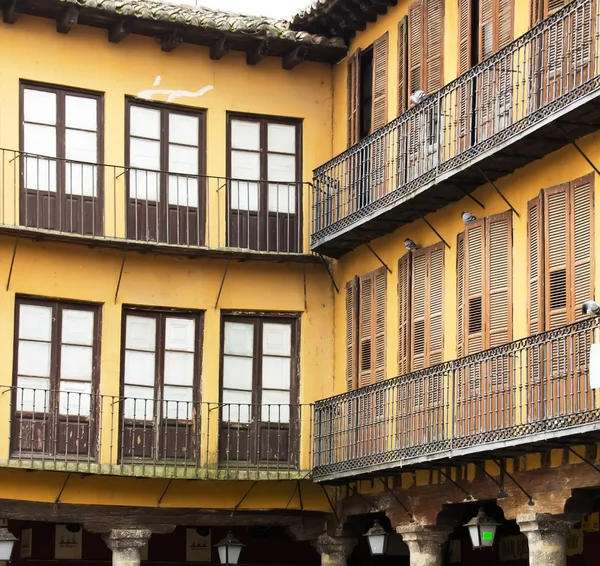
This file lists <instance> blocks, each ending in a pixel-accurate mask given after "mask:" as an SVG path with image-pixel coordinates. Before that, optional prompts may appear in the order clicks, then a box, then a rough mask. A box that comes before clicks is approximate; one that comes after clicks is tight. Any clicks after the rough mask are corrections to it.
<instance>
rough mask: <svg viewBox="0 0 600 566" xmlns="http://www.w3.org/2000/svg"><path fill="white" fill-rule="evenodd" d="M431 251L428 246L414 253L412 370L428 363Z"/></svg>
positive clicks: (411, 333)
mask: <svg viewBox="0 0 600 566" xmlns="http://www.w3.org/2000/svg"><path fill="white" fill-rule="evenodd" d="M428 259H429V251H428V249H427V248H425V249H421V250H416V251H415V252H414V255H413V273H412V307H411V313H412V328H411V332H410V335H411V338H412V340H411V354H412V368H411V369H412V370H419V369H422V368H424V367H425V365H426V355H425V348H426V341H427V328H426V327H427V322H428V316H427V314H428V312H427V311H428V308H427V299H428V297H427V291H428V281H427V260H428Z"/></svg>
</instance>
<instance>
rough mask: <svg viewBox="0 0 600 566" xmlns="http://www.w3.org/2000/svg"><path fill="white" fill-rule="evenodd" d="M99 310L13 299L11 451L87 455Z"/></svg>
mask: <svg viewBox="0 0 600 566" xmlns="http://www.w3.org/2000/svg"><path fill="white" fill-rule="evenodd" d="M99 316H100V315H99V309H98V307H96V306H91V305H83V304H77V303H74V304H70V303H63V302H58V301H45V300H36V299H25V298H22V299H17V303H16V325H15V327H16V332H17V336H16V344H15V348H16V356H15V368H14V374H15V376H14V383H15V386H16V391H15V395H14V399H13V410H14V411H15V412H16V414H17V423H18V426H19V430H18V431H17V432H18V434H15V437H14V438H13V446H12V449H13V451H18V452H23V451H25V452H27V451H31V452H38V453H55V454H63V455H67V454H69V455H74V456H91V455H92V451H93V449H94V436H93V435H94V434H95V433H94V427H93V424H94V422H93V420H94V413H95V407H96V403H95V402H94V401H93V395H94V394H95V393H96V390H97V385H98V375H99V367H98V366H99V355H100V345H99V343H98V337H99V327H100V318H99Z"/></svg>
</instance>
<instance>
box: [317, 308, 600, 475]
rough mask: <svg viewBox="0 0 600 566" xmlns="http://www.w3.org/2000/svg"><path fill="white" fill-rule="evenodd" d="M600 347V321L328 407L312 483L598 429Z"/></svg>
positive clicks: (320, 415)
mask: <svg viewBox="0 0 600 566" xmlns="http://www.w3.org/2000/svg"><path fill="white" fill-rule="evenodd" d="M599 340H600V321H598V319H593V320H586V321H583V322H578V323H575V324H572V325H570V326H565V327H563V328H559V329H557V330H551V331H549V332H545V333H543V334H538V335H536V336H531V337H529V338H525V339H523V340H518V341H515V342H511V343H509V344H505V345H503V346H499V347H496V348H493V349H490V350H486V351H484V352H479V353H477V354H472V355H470V356H468V357H465V358H462V359H458V360H454V361H451V362H446V363H443V364H440V365H436V366H433V367H430V368H427V369H424V370H421V371H417V372H414V373H410V374H407V375H404V376H401V377H396V378H393V379H389V380H386V381H383V382H381V383H378V384H375V385H371V386H368V387H364V388H361V389H357V390H355V391H351V392H348V393H345V394H343V395H338V396H336V397H332V398H330V399H326V400H324V401H319V402H317V403H316V404H315V424H314V426H315V429H314V430H315V449H314V456H315V461H314V470H313V477H315V478H319V477H326V476H335V475H337V474H341V475H350V474H352V473H360V472H361V471H365V470H368V469H373V468H377V467H382V468H386V467H387V468H389V467H399V466H403V465H406V464H411V463H412V464H415V463H419V462H423V461H430V460H436V459H441V458H447V457H451V456H456V455H459V454H461V453H472V452H483V451H485V450H490V449H493V448H498V447H502V446H507V445H510V444H511V443H513V444H514V443H518V444H522V443H524V442H526V441H527V440H528V439H529V441H532V442H533V441H535V440H536V439H537V440H538V441H539V440H543V439H545V438H548V437H552V436H560V435H565V434H569V431H570V430H574V429H577V432H579V433H581V432H584V430H583V429H585V427H586V426H587V427H589V428H595V429H597V428H598V426H599V425H600V405H599V404H598V401H599V398H598V396H597V394H596V390H594V389H592V388H591V387H590V384H589V376H588V369H589V368H588V366H589V356H590V347H591V345H592V343H597V342H598V341H599Z"/></svg>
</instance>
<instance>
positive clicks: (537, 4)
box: [529, 0, 544, 29]
mask: <svg viewBox="0 0 600 566" xmlns="http://www.w3.org/2000/svg"><path fill="white" fill-rule="evenodd" d="M543 12H544V0H530V2H529V29H531V28H533V27H535V26H537V25H538V24H539V23H540V22H541V21H542V19H543V17H544V13H543Z"/></svg>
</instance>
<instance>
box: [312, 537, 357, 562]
mask: <svg viewBox="0 0 600 566" xmlns="http://www.w3.org/2000/svg"><path fill="white" fill-rule="evenodd" d="M311 544H312V545H313V546H314V548H315V550H316V551H317V552H318V553H319V554H320V555H324V554H325V555H327V556H337V557H340V558H344V559H346V558H348V556H350V555H351V554H352V551H353V550H354V547H355V546H356V545H357V544H358V540H357V539H355V538H350V537H332V536H329V535H328V534H326V533H323V534H322V535H319V536H318V537H317V538H316V539H314V540H312V541H311Z"/></svg>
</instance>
